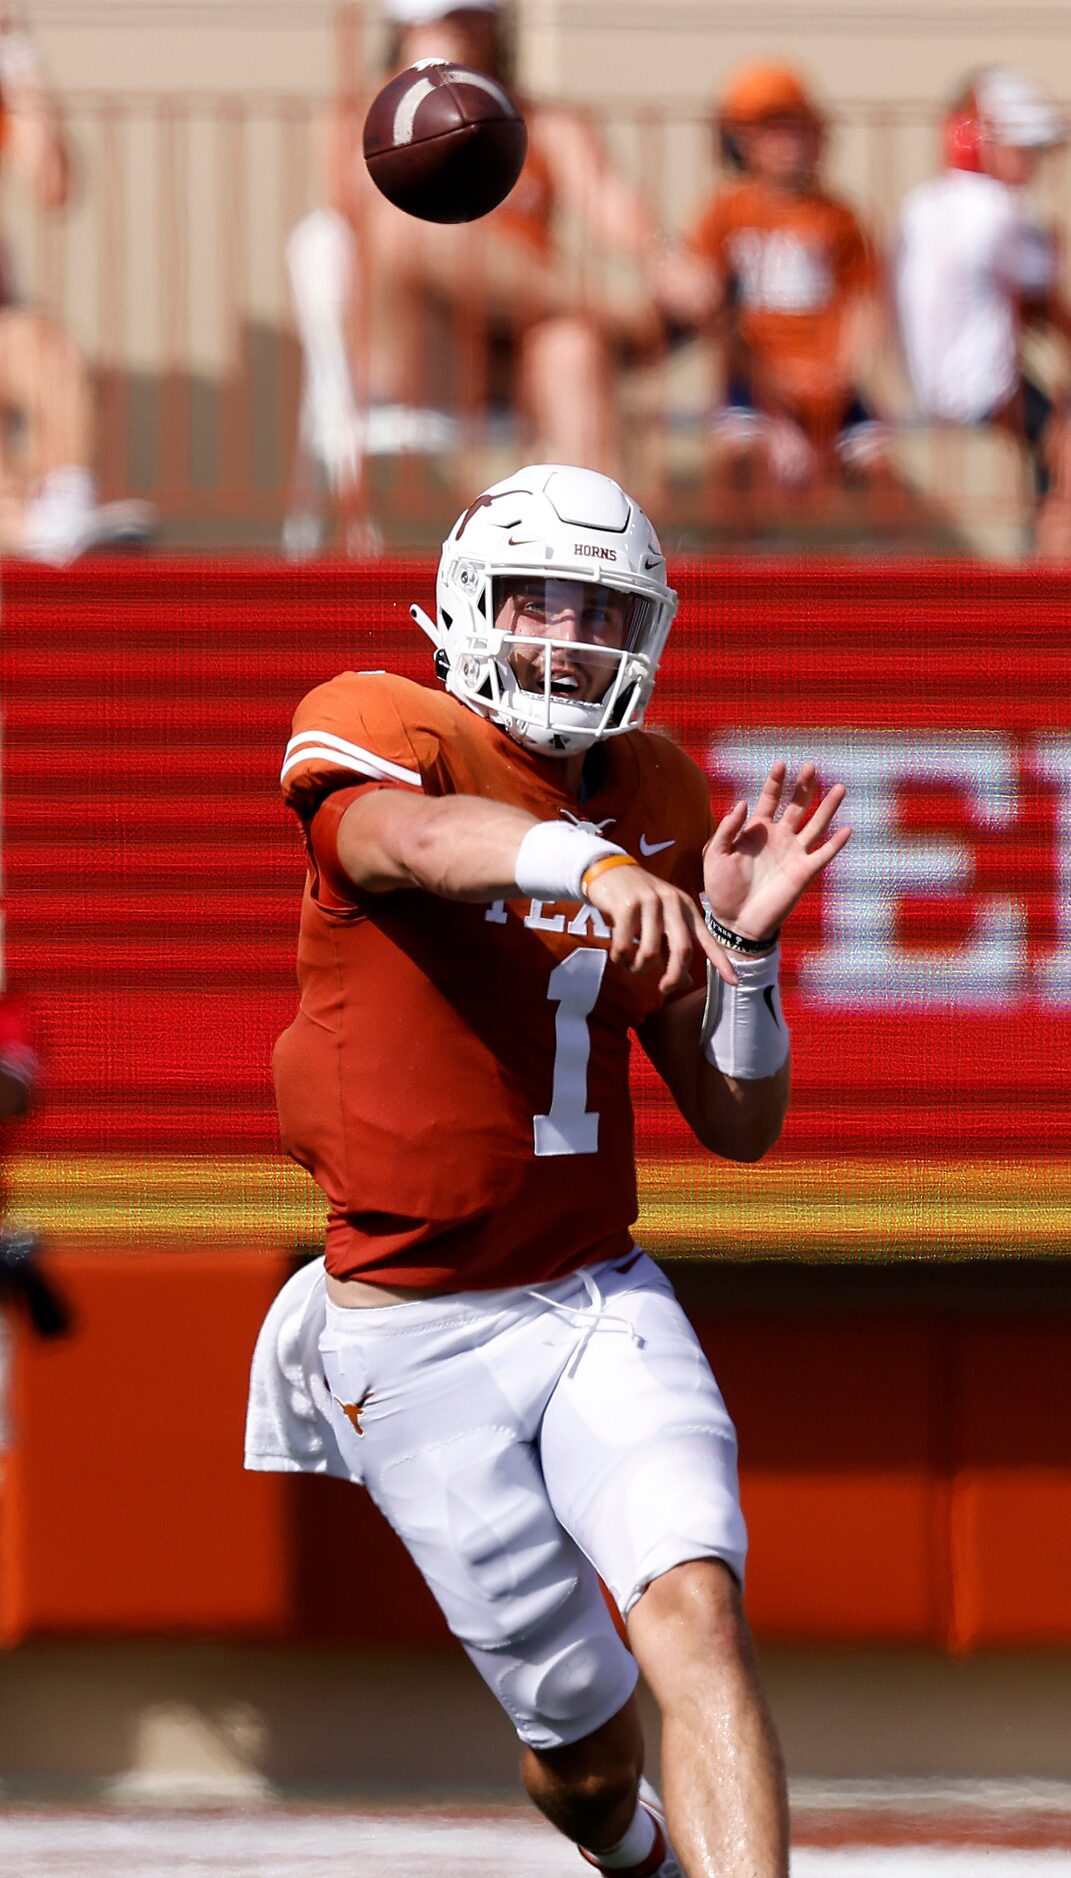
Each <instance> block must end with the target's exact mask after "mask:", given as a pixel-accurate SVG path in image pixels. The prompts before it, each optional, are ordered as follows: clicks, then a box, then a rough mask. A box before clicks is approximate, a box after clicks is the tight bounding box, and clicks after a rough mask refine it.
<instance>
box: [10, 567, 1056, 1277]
mask: <svg viewBox="0 0 1071 1878" xmlns="http://www.w3.org/2000/svg"><path fill="white" fill-rule="evenodd" d="M674 574H675V578H676V580H677V582H678V584H679V587H680V589H681V594H682V607H681V614H680V619H679V623H678V625H677V626H676V627H675V628H674V635H673V638H672V640H671V644H670V650H669V652H668V654H667V657H666V661H665V667H664V673H663V676H662V677H661V679H660V681H659V687H658V690H657V693H656V699H655V704H654V707H653V712H652V717H653V720H654V721H656V722H657V723H658V724H660V725H663V726H665V727H667V728H669V729H670V730H671V731H672V732H673V733H674V734H676V735H677V736H678V737H679V738H680V739H681V740H682V741H683V743H684V744H685V745H686V746H687V748H688V749H689V750H690V751H691V752H692V753H693V754H694V755H695V757H696V758H697V759H698V760H699V761H700V762H701V763H702V764H704V765H705V767H706V768H707V770H708V771H709V773H710V775H711V780H712V788H713V791H714V795H715V798H716V800H718V801H719V802H722V803H728V802H729V801H730V800H731V799H732V797H733V796H734V795H735V794H736V793H737V791H738V790H740V789H741V788H744V787H746V786H748V785H749V784H750V786H751V787H753V786H754V777H755V775H756V774H758V773H761V770H762V769H763V767H764V765H765V762H766V761H767V759H768V757H769V756H770V755H771V754H773V753H775V752H778V751H783V752H784V753H785V754H787V755H788V756H789V757H795V756H797V755H802V754H804V753H813V754H815V755H816V756H817V758H818V760H819V764H820V768H821V770H822V773H823V780H825V781H827V782H828V781H829V780H831V779H832V778H833V777H834V776H835V775H836V774H840V775H842V776H843V777H844V778H845V780H846V781H847V782H848V783H849V786H850V791H851V796H850V803H851V811H850V812H851V813H852V815H853V817H854V819H855V821H856V823H857V825H858V829H859V832H858V834H857V836H856V840H855V842H854V843H853V844H852V846H851V847H850V848H849V849H848V850H847V853H846V854H845V856H843V857H842V858H841V860H840V862H838V866H837V868H836V870H835V871H834V872H833V873H831V875H830V876H829V877H828V880H827V882H826V883H825V885H824V886H823V887H822V888H821V889H820V890H819V891H817V892H816V893H814V894H813V895H812V896H811V897H810V898H809V900H808V901H807V902H805V904H804V905H803V906H802V907H801V909H800V911H799V913H798V915H797V916H796V917H795V918H794V920H793V921H792V923H791V926H790V927H789V930H788V934H787V937H786V942H785V985H786V993H785V995H786V1005H787V1007H788V1009H789V1012H790V1015H791V1020H792V1025H793V1033H794V1039H795V1099H794V1104H793V1110H792V1115H791V1117H790V1120H789V1124H788V1127H787V1130H786V1133H785V1138H784V1141H783V1144H782V1147H781V1149H780V1151H779V1154H778V1156H776V1157H774V1158H773V1159H771V1160H769V1161H768V1162H766V1163H765V1164H764V1165H763V1167H762V1168H760V1169H749V1170H744V1171H743V1172H740V1171H738V1170H737V1171H734V1170H725V1169H719V1170H715V1171H713V1172H712V1171H711V1169H710V1167H709V1164H708V1163H706V1162H705V1161H704V1160H703V1158H702V1157H701V1156H697V1155H696V1154H695V1153H694V1152H693V1150H692V1148H691V1146H690V1144H689V1142H688V1139H687V1136H686V1134H685V1131H684V1129H683V1126H682V1125H681V1123H680V1122H679V1120H678V1119H677V1118H676V1116H675V1115H674V1114H673V1112H672V1111H671V1108H670V1106H669V1104H668V1103H667V1101H666V1100H665V1099H664V1098H663V1096H662V1094H661V1092H660V1090H659V1089H658V1087H657V1086H656V1085H655V1083H654V1081H653V1079H652V1077H651V1076H650V1074H649V1073H647V1072H645V1071H644V1070H643V1068H642V1067H641V1069H640V1070H639V1072H638V1075H637V1095H638V1102H639V1109H640V1128H639V1140H640V1149H641V1156H642V1159H643V1163H644V1167H643V1172H644V1196H645V1201H646V1203H647V1204H646V1210H645V1216H644V1231H645V1233H646V1236H647V1238H648V1241H649V1242H650V1243H651V1244H652V1245H653V1246H654V1247H655V1248H656V1249H663V1250H669V1249H672V1250H674V1251H675V1252H677V1253H694V1254H696V1255H700V1256H702V1255H705V1254H707V1253H709V1252H727V1253H730V1254H734V1253H736V1254H739V1253H748V1252H756V1251H766V1250H768V1249H771V1248H776V1249H779V1250H788V1251H794V1252H797V1253H801V1254H803V1255H806V1256H824V1255H826V1254H828V1253H830V1252H833V1253H840V1254H846V1255H849V1256H866V1255H867V1254H868V1253H882V1254H883V1253H886V1252H888V1251H892V1250H896V1251H908V1252H913V1253H917V1252H924V1253H938V1252H943V1251H953V1252H975V1251H977V1250H979V1249H983V1250H992V1251H1004V1252H1010V1253H1014V1252H1017V1251H1022V1250H1030V1251H1034V1252H1044V1253H1059V1252H1061V1251H1063V1249H1064V1247H1065V1244H1066V1242H1067V1233H1068V1227H1069V1225H1071V1082H1069V1079H1068V1077H1067V1075H1066V1070H1065V1066H1066V1063H1067V1061H1068V1053H1069V1046H1071V657H1069V654H1068V651H1067V645H1066V620H1067V617H1068V607H1069V602H1071V580H1069V579H1068V578H1066V577H1062V576H1051V575H1046V576H1044V577H1041V576H1039V575H1038V574H1037V573H1035V572H1030V573H1018V572H994V571H992V570H989V569H979V568H975V567H971V568H966V567H955V566H939V567H933V568H923V569H918V568H910V567H906V566H897V567H889V568H866V569H862V568H855V567H852V568H839V569H835V570H831V569H829V568H820V569H807V568H799V567H793V568H792V569H791V570H789V569H786V568H784V567H771V568H767V569H754V568H747V567H741V566H711V565H709V564H707V565H699V564H688V565H683V566H679V567H677V568H676V569H675V570H674ZM431 597H432V568H431V566H430V564H428V563H424V562H415V563H394V562H383V563H379V564H376V565H374V566H370V567H353V566H341V567H324V566H318V567H315V568H302V569H285V568H272V567H267V566H260V565H253V564H250V565H249V566H247V567H243V566H241V565H235V564H230V565H226V566H220V565H214V564H213V565H202V564H198V563H166V562H161V563H155V562H154V563H142V564H140V565H135V566H133V567H132V566H131V565H130V564H127V563H123V564H116V563H106V562H96V563H84V564H82V565H80V566H78V567H75V568H73V569H71V570H69V571H67V572H65V573H61V574H49V573H46V572H41V571H35V570H31V569H26V568H21V569H11V570H9V571H8V572H7V574H6V584H5V605H4V630H3V646H2V662H0V676H2V683H3V695H4V699H5V787H6V796H5V804H4V823H5V868H6V887H5V899H6V918H7V962H8V968H9V971H10V974H11V976H12V978H13V979H17V980H19V981H20V982H22V983H24V984H25V986H26V988H27V989H28V990H29V991H30V992H31V994H32V996H33V1000H34V1004H35V1006H36V1009H37V1011H38V1014H39V1021H40V1026H41V1030H42V1032H43V1042H44V1046H45V1051H46V1055H47V1059H48V1065H49V1084H48V1100H47V1102H46V1103H45V1104H44V1105H43V1106H42V1108H41V1110H40V1112H39V1115H38V1116H37V1118H36V1119H35V1120H34V1121H33V1122H32V1123H31V1125H30V1127H29V1129H28V1130H27V1131H26V1132H25V1134H24V1137H23V1146H24V1149H25V1152H26V1156H27V1159H26V1161H25V1163H24V1176H23V1179H24V1189H25V1191H24V1194H23V1196H22V1197H23V1198H24V1200H25V1208H24V1210H26V1209H29V1210H32V1208H33V1207H34V1206H35V1205H36V1206H38V1208H44V1209H45V1210H46V1215H47V1223H49V1224H50V1226H52V1227H53V1228H54V1229H59V1230H63V1229H64V1227H65V1226H66V1227H67V1228H68V1229H69V1230H71V1231H77V1232H79V1233H82V1234H85V1233H86V1232H89V1233H93V1232H97V1233H100V1234H101V1235H104V1236H106V1235H107V1233H108V1232H109V1231H110V1230H111V1229H112V1227H113V1225H114V1204H113V1203H114V1199H115V1195H116V1193H117V1192H122V1193H124V1194H125V1195H126V1200H125V1202H124V1203H125V1204H126V1207H127V1211H126V1214H125V1215H124V1220H125V1223H126V1224H127V1225H130V1224H136V1223H137V1220H138V1219H141V1224H142V1227H143V1230H144V1231H145V1232H146V1233H154V1234H164V1236H166V1233H167V1230H168V1224H169V1220H168V1208H169V1206H171V1211H172V1213H173V1220H172V1221H171V1224H173V1226H174V1230H175V1231H176V1232H177V1233H178V1235H179V1236H180V1237H185V1235H186V1234H187V1233H188V1232H189V1231H190V1230H191V1226H192V1229H193V1230H194V1231H195V1232H201V1231H204V1232H206V1233H208V1234H209V1235H210V1236H215V1237H216V1238H218V1234H219V1233H220V1232H230V1233H231V1234H232V1235H238V1236H239V1237H241V1238H242V1239H243V1242H246V1241H248V1238H249V1236H250V1233H251V1232H253V1233H254V1235H255V1233H257V1232H259V1231H261V1230H270V1219H271V1217H272V1214H271V1206H272V1204H273V1203H275V1202H276V1201H278V1200H279V1199H280V1196H281V1195H282V1193H283V1191H284V1189H285V1191H286V1192H287V1193H289V1194H290V1195H291V1201H290V1205H291V1212H290V1213H287V1214H286V1215H285V1222H284V1215H283V1212H282V1211H279V1212H278V1214H277V1217H278V1219H279V1221H280V1222H281V1223H280V1227H279V1237H280V1239H281V1240H282V1241H284V1242H286V1241H289V1240H293V1239H294V1238H295V1237H299V1238H300V1237H313V1238H314V1237H315V1236H316V1227H315V1203H314V1201H312V1200H310V1201H308V1202H301V1204H300V1205H299V1203H298V1202H297V1201H296V1200H294V1199H293V1194H294V1192H295V1191H296V1190H295V1189H294V1187H293V1186H292V1185H291V1186H290V1187H286V1182H285V1176H284V1175H283V1174H282V1173H280V1172H279V1171H278V1170H277V1169H276V1171H274V1172H267V1171H266V1170H267V1169H269V1168H272V1167H274V1161H273V1157H274V1155H275V1143H276V1135H275V1124H274V1118H273V1112H272V1104H271V1098H270V1090H269V1084H268V1054H269V1049H270V1045H271V1041H272V1039H273V1037H274V1035H275V1034H276V1033H277V1032H278V1031H279V1030H280V1029H282V1028H283V1027H284V1025H285V1024H286V1023H287V1022H288V1020H289V1016H290V1014H291V1012H292V1009H293V1004H294V967H293V958H294V941H295V929H296V920H297V904H298V894H299V890H300V883H301V855H300V851H299V846H298V841H297V835H296V829H295V828H294V827H292V826H291V825H290V824H289V822H288V819H287V817H286V816H285V814H284V813H283V811H282V809H281V807H280V806H279V802H278V797H277V794H276V783H275V778H276V774H277V768H278V763H279V758H280V753H281V751H282V748H283V745H284V743H285V740H286V736H287V730H288V724H289V717H290V712H291V710H292V707H293V705H294V703H295V701H296V699H297V698H298V697H299V696H300V694H301V693H302V692H303V691H304V690H305V689H306V688H307V687H308V686H309V685H311V684H312V683H314V682H316V681H317V680H319V679H322V678H323V677H324V676H325V675H327V674H330V673H332V672H334V671H336V670H338V669H340V668H342V667H344V666H347V665H351V666H358V667H359V666H372V667H374V666H382V665H386V666H390V667H392V668H395V669H398V670H400V671H404V672H407V673H409V674H410V675H413V676H418V677H422V678H427V679H430V676H431V673H430V658H429V652H428V648H427V645H426V642H425V641H424V640H423V638H422V636H421V635H420V634H419V632H418V631H417V629H416V628H415V627H414V626H413V624H412V623H411V621H410V620H409V617H408V612H407V603H408V601H410V600H412V599H416V600H419V601H421V602H423V603H424V604H425V605H428V604H430V603H431ZM148 1155H153V1156H156V1157H161V1156H171V1157H174V1159H175V1163H176V1167H177V1170H178V1174H181V1176H182V1179H181V1180H179V1183H178V1186H176V1188H175V1195H174V1199H173V1202H172V1201H171V1200H169V1191H170V1190H169V1187H168V1180H167V1177H166V1172H165V1170H164V1169H163V1168H162V1166H161V1165H159V1164H158V1166H157V1173H156V1177H155V1180H154V1183H153V1192H154V1198H153V1206H152V1208H151V1209H150V1210H151V1219H150V1218H149V1217H148V1216H145V1217H142V1215H141V1214H139V1212H138V1207H137V1205H136V1204H135V1202H134V1201H133V1200H131V1199H130V1193H131V1191H132V1190H133V1189H135V1188H136V1187H137V1185H138V1182H139V1180H140V1178H141V1175H140V1173H139V1167H140V1165H141V1161H140V1157H144V1156H148ZM221 1156H225V1157H228V1164H229V1167H230V1179H231V1186H230V1188H228V1193H227V1197H226V1198H225V1199H224V1198H222V1197H220V1195H218V1194H217V1193H216V1190H215V1189H214V1188H213V1185H212V1181H213V1177H214V1174H213V1170H214V1168H215V1166H216V1164H217V1163H218V1159H219V1157H221ZM100 1157H108V1165H109V1169H110V1171H109V1172H107V1175H106V1176H105V1173H104V1172H103V1171H102V1168H101V1162H100ZM90 1163H92V1165H90ZM239 1163H241V1165H239ZM246 1163H248V1170H247V1172H243V1171H242V1168H243V1167H245V1165H246ZM94 1168H95V1169H96V1174H94V1172H93V1169H94ZM96 1175H99V1176H100V1180H101V1181H105V1184H107V1183H110V1185H108V1193H109V1194H110V1195H111V1196H112V1199H111V1202H109V1204H112V1211H109V1204H105V1198H106V1196H103V1194H102V1190H101V1188H100V1186H99V1183H98V1184H97V1185H95V1184H94V1181H95V1179H96ZM202 1176H203V1177H204V1178H202ZM183 1181H184V1182H185V1184H184V1185H183ZM198 1183H200V1184H198ZM206 1183H207V1184H206ZM235 1183H237V1184H238V1186H240V1188H241V1194H240V1196H239V1197H238V1198H236V1197H235V1193H236V1190H237V1189H236V1186H235ZM258 1183H259V1188H260V1190H262V1192H263V1195H264V1200H263V1205H262V1206H261V1207H260V1210H259V1211H257V1209H256V1207H253V1211H252V1214H251V1213H250V1206H251V1205H252V1202H251V1200H250V1190H251V1188H252V1187H256V1186H257V1185H258ZM195 1188H196V1193H195V1192H194V1189H195ZM214 1201H215V1202H216V1203H214ZM302 1205H305V1206H306V1208H311V1209H312V1213H311V1215H310V1216H311V1218H312V1220H313V1224H312V1226H311V1227H309V1228H308V1229H306V1228H305V1227H302V1228H301V1230H299V1229H298V1227H296V1226H295V1225H294V1223H293V1221H294V1217H296V1215H297V1214H300V1213H301V1206H302ZM64 1209H66V1212H65V1211H64ZM295 1209H296V1211H295ZM302 1218H304V1215H302Z"/></svg>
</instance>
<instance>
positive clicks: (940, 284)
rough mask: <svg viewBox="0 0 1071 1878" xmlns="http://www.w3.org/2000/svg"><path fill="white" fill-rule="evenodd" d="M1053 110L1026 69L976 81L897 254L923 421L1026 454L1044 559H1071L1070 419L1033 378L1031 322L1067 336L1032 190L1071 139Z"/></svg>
mask: <svg viewBox="0 0 1071 1878" xmlns="http://www.w3.org/2000/svg"><path fill="white" fill-rule="evenodd" d="M1066 134H1067V133H1066V127H1065V124H1064V122H1063V119H1062V117H1061V115H1060V113H1059V111H1058V110H1057V108H1056V106H1055V105H1054V104H1052V103H1051V101H1050V100H1049V99H1047V98H1046V97H1044V96H1043V95H1042V93H1041V92H1040V91H1038V90H1037V88H1036V87H1035V86H1034V85H1032V84H1031V83H1030V81H1029V80H1028V79H1026V78H1023V77H1021V76H1020V75H1019V74H1018V73H1017V72H1010V71H1003V70H991V71H985V72H982V73H980V74H979V75H978V76H977V77H976V78H975V79H973V80H972V82H971V83H970V84H969V85H968V86H967V88H966V90H965V91H964V93H963V94H962V95H961V96H960V97H959V98H958V99H957V101H956V104H955V106H954V107H953V110H952V112H951V114H950V116H949V119H948V122H947V125H946V136H945V155H946V164H947V167H946V169H945V171H944V174H943V175H941V176H937V177H934V178H933V179H932V180H931V181H930V182H927V183H922V184H921V185H920V186H919V187H918V188H917V189H914V190H913V191H912V192H911V194H910V195H909V196H908V197H907V199H906V201H905V203H904V206H903V210H902V215H901V222H900V238H899V245H898V251H897V258H896V300H897V310H898V315H899V322H900V333H901V340H902V345H903V352H904V358H905V362H906V364H907V369H908V373H909V376H910V378H911V382H912V386H913V388H914V393H915V397H916V400H917V403H918V408H919V411H920V413H921V414H922V415H923V416H924V417H927V418H931V419H938V420H941V421H944V422H946V423H952V424H972V425H973V424H992V425H995V426H996V427H997V428H998V429H1001V430H1004V431H1007V432H1008V433H1009V434H1010V435H1012V436H1014V437H1015V438H1016V439H1017V440H1018V441H1019V442H1020V443H1021V444H1022V445H1023V446H1024V447H1025V449H1026V450H1027V452H1028V454H1029V459H1030V463H1031V467H1032V471H1033V478H1034V488H1035V495H1036V499H1037V505H1038V506H1037V518H1036V529H1035V537H1034V545H1035V548H1036V551H1037V553H1038V554H1040V555H1047V556H1059V557H1060V558H1066V557H1067V556H1068V555H1071V455H1069V451H1071V433H1069V428H1068V419H1067V412H1066V410H1065V409H1064V408H1063V407H1062V406H1061V408H1059V409H1057V408H1056V406H1055V405H1054V403H1053V400H1052V398H1051V397H1050V396H1049V395H1048V393H1047V392H1046V391H1044V390H1043V389H1042V387H1041V386H1040V385H1039V384H1037V383H1036V382H1035V380H1034V379H1033V378H1031V377H1030V376H1029V375H1028V374H1027V373H1026V372H1025V371H1024V370H1023V365H1022V339H1023V331H1024V328H1025V327H1026V326H1028V325H1039V326H1047V327H1049V328H1051V329H1052V330H1054V331H1055V332H1057V333H1058V334H1060V335H1061V336H1062V337H1063V338H1064V339H1065V340H1067V339H1068V338H1069V337H1071V310H1069V308H1068V304H1067V301H1066V300H1065V299H1064V298H1063V296H1062V294H1061V290H1060V285H1059V279H1058V267H1057V250H1056V245H1055V242H1054V240H1053V239H1052V237H1051V235H1049V234H1048V233H1047V232H1046V231H1045V229H1044V228H1043V227H1042V226H1041V224H1040V222H1039V221H1038V219H1037V217H1036V215H1035V213H1034V211H1033V209H1032V208H1031V206H1030V204H1029V202H1028V200H1027V197H1026V195H1025V190H1026V188H1027V185H1028V184H1029V183H1031V182H1032V181H1033V179H1034V176H1035V174H1036V172H1037V169H1038V166H1039V164H1040V163H1041V160H1042V158H1043V157H1044V156H1045V153H1046V152H1047V151H1049V150H1051V149H1052V148H1053V147H1054V146H1055V145H1057V144H1060V143H1063V142H1064V141H1065V139H1066Z"/></svg>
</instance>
